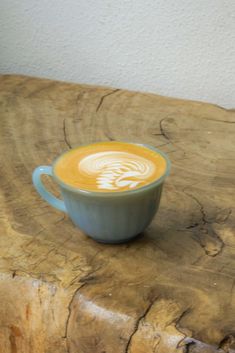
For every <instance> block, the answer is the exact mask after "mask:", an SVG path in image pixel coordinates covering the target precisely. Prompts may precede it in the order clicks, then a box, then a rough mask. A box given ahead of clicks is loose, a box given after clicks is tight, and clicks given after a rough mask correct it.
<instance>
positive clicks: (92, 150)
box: [54, 141, 167, 192]
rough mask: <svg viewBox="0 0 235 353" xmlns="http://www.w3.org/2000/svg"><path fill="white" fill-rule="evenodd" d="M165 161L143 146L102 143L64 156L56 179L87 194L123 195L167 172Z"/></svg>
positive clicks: (84, 147) (59, 161)
mask: <svg viewBox="0 0 235 353" xmlns="http://www.w3.org/2000/svg"><path fill="white" fill-rule="evenodd" d="M166 168H167V163H166V160H165V158H164V157H163V156H162V155H161V154H160V153H158V152H156V151H153V150H151V149H149V148H147V147H144V146H142V145H136V144H131V143H124V142H116V141H111V142H99V143H94V144H91V145H87V146H81V147H78V148H75V149H72V150H71V151H68V152H66V153H65V154H63V155H62V156H61V157H60V158H59V159H58V160H57V161H56V163H55V166H54V172H55V175H56V176H57V177H58V178H59V179H61V181H62V182H64V183H65V184H67V185H69V186H72V187H74V188H78V189H81V190H85V191H96V192H120V191H127V190H133V189H137V188H140V187H142V186H146V185H148V184H150V183H152V182H153V181H155V180H157V179H159V178H160V177H161V176H163V175H164V173H165V172H166Z"/></svg>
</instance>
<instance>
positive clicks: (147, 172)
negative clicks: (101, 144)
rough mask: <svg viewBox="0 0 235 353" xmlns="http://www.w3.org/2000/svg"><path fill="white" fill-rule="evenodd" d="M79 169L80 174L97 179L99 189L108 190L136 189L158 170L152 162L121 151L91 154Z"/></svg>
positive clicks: (84, 159)
mask: <svg viewBox="0 0 235 353" xmlns="http://www.w3.org/2000/svg"><path fill="white" fill-rule="evenodd" d="M78 168H79V171H80V172H82V173H85V174H87V175H89V176H94V177H95V180H96V184H97V188H98V189H106V190H117V189H122V188H124V187H125V188H127V187H128V188H129V189H132V188H135V187H136V186H137V185H139V184H141V183H144V181H145V179H146V178H148V177H150V176H151V175H152V174H153V173H154V171H155V170H156V166H155V165H154V163H153V162H152V161H150V160H147V159H145V158H143V157H140V156H138V155H135V154H132V153H128V152H121V151H120V152H119V151H108V152H98V153H94V154H91V155H89V156H87V157H85V158H83V159H82V160H81V161H80V162H79V163H78Z"/></svg>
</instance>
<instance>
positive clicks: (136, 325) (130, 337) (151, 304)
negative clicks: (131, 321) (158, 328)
mask: <svg viewBox="0 0 235 353" xmlns="http://www.w3.org/2000/svg"><path fill="white" fill-rule="evenodd" d="M157 299H158V297H156V298H155V299H154V300H153V301H151V302H150V303H149V305H148V306H147V308H146V309H145V311H144V312H143V314H141V316H140V317H139V318H138V319H137V321H136V323H135V327H134V330H133V332H132V333H131V335H130V336H129V339H128V341H127V345H126V348H125V353H128V352H129V348H130V346H131V341H132V338H133V336H134V335H135V334H136V332H137V331H138V329H139V325H140V322H141V321H142V320H144V319H145V317H146V316H147V315H148V313H149V311H150V310H151V308H152V306H153V304H154V303H155V302H156V300H157Z"/></svg>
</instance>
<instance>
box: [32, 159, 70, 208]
mask: <svg viewBox="0 0 235 353" xmlns="http://www.w3.org/2000/svg"><path fill="white" fill-rule="evenodd" d="M43 174H46V175H50V176H52V167H51V166H44V165H42V166H39V167H37V168H36V169H34V171H33V175H32V179H33V185H34V186H35V189H36V190H37V192H38V193H39V194H40V195H41V197H42V198H43V199H44V200H45V201H47V202H48V203H49V204H50V205H51V206H53V207H55V208H57V209H58V210H60V211H63V212H66V213H67V210H66V207H65V203H64V201H62V200H60V199H58V198H57V197H55V196H54V195H52V193H50V192H49V191H47V189H46V188H45V186H44V185H43V183H42V180H41V175H43Z"/></svg>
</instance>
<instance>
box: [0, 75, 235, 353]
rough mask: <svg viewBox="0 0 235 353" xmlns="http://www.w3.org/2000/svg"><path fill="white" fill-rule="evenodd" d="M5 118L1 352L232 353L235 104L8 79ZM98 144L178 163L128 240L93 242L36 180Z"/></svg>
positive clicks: (0, 101) (0, 129)
mask: <svg viewBox="0 0 235 353" xmlns="http://www.w3.org/2000/svg"><path fill="white" fill-rule="evenodd" d="M0 118H1V124H0V154H1V161H0V164H1V165H0V182H1V193H0V205H1V207H0V254H1V258H0V302H1V305H0V352H1V353H54V352H56V353H148V352H150V353H153V352H155V353H156V352H157V353H173V352H174V353H178V352H179V353H183V352H189V353H198V352H201V353H202V352H203V353H211V352H227V353H228V352H235V345H234V341H235V112H234V111H233V110H230V111H229V110H225V109H223V108H221V107H218V106H214V105H211V104H204V103H199V102H191V101H184V100H177V99H172V98H165V97H161V96H157V95H153V94H144V93H137V92H127V91H123V90H118V89H116V90H115V89H110V88H101V87H95V86H86V85H75V84H68V83H63V82H54V81H50V80H42V79H36V78H31V77H23V76H9V75H7V76H2V77H1V78H0ZM100 140H124V141H130V142H142V143H148V144H151V145H153V146H156V147H159V148H160V149H162V150H163V151H164V152H166V153H168V155H169V157H170V158H171V161H172V173H171V176H170V177H169V178H168V180H167V182H166V185H165V189H164V192H163V197H162V202H161V206H160V210H159V212H158V214H157V216H156V217H155V219H154V221H153V223H152V224H151V226H150V227H149V228H148V229H147V230H146V232H145V234H144V235H143V236H142V237H140V238H138V239H137V240H135V241H133V242H131V243H128V244H124V245H118V246H117V245H115V246H111V245H102V244H98V243H96V242H94V241H93V240H91V239H89V238H88V237H87V236H86V235H84V234H83V233H82V232H81V231H79V230H78V229H76V228H75V227H74V226H73V225H72V223H71V221H70V220H69V219H68V217H67V216H66V215H64V214H63V213H60V212H59V211H56V210H55V209H53V208H52V207H50V206H49V205H48V204H47V203H46V202H44V201H43V200H42V199H40V197H39V195H38V194H37V193H36V191H35V190H34V188H33V186H32V182H31V173H32V171H33V169H34V168H35V167H36V166H38V165H41V164H44V165H47V164H48V165H49V164H51V163H52V161H53V159H54V158H55V157H56V156H57V155H59V154H60V153H61V152H63V151H65V150H67V149H69V148H71V147H74V146H77V145H79V144H84V143H90V142H95V141H100ZM47 183H48V186H49V187H50V189H51V190H52V191H54V192H55V193H57V192H58V191H57V187H56V186H55V185H54V184H53V182H52V181H51V180H48V181H47Z"/></svg>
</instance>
